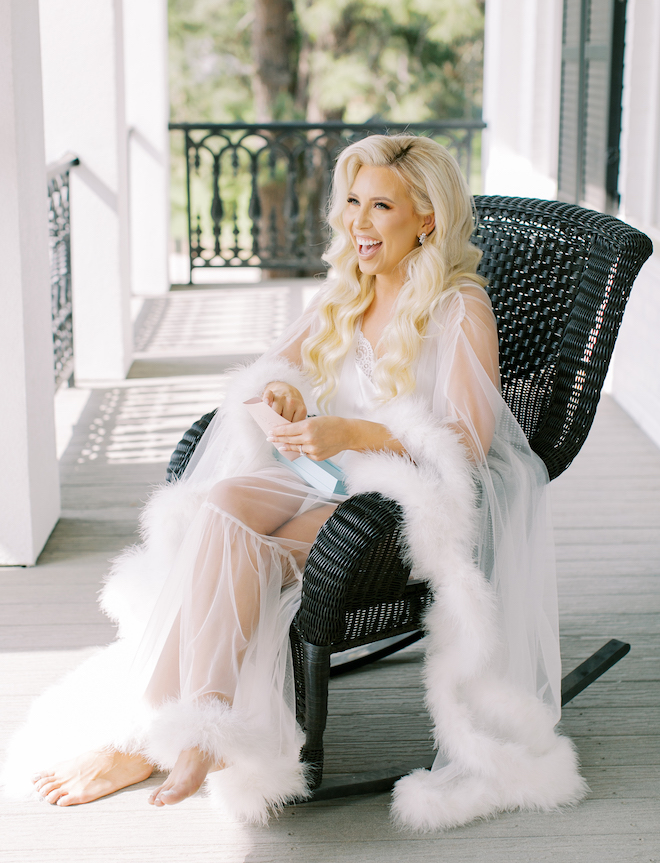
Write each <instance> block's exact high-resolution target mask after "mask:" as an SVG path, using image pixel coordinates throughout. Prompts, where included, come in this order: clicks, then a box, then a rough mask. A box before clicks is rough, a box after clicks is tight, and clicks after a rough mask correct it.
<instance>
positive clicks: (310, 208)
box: [170, 120, 485, 284]
mask: <svg viewBox="0 0 660 863" xmlns="http://www.w3.org/2000/svg"><path fill="white" fill-rule="evenodd" d="M483 128H485V124H484V123H483V122H482V121H481V120H472V121H471V120H447V121H445V122H442V123H406V124H402V123H389V124H387V129H386V130H387V131H389V132H390V133H391V132H403V131H406V130H410V131H412V132H416V133H421V134H425V135H429V136H430V137H432V138H434V139H435V140H438V141H439V142H440V143H442V144H444V145H445V146H446V147H447V148H448V149H449V150H450V151H451V152H452V154H453V155H454V157H455V158H456V159H457V161H458V162H459V164H460V165H461V168H462V169H463V171H464V173H465V175H466V176H467V177H468V178H470V177H471V174H472V160H473V154H474V152H475V148H476V147H477V146H478V144H479V140H480V138H479V136H480V134H481V130H482V129H483ZM170 129H171V130H176V131H181V132H183V136H184V155H185V160H186V177H185V182H186V192H187V206H188V214H187V215H188V250H189V256H190V283H191V284H192V274H193V271H194V270H196V269H202V268H209V267H254V266H258V267H264V268H268V269H283V270H310V269H318V270H322V269H323V267H324V265H323V263H322V261H321V254H322V253H323V250H324V248H325V246H326V243H327V239H328V235H327V228H326V225H325V213H326V202H327V196H328V191H329V187H330V178H331V174H332V168H333V165H334V162H335V159H336V157H337V154H338V152H339V151H340V150H341V149H342V148H343V147H345V146H346V145H347V144H349V143H351V142H352V141H355V140H358V139H360V138H364V137H366V136H367V135H369V134H373V133H382V132H383V131H386V130H385V129H384V124H383V123H382V122H380V123H365V124H350V123H341V122H328V123H318V124H310V123H262V124H258V125H250V124H246V123H224V124H222V123H171V124H170Z"/></svg>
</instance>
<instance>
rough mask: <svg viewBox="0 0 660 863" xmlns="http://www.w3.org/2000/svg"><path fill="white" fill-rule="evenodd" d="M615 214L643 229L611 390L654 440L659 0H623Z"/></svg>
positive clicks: (659, 296) (659, 359)
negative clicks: (648, 245) (643, 257)
mask: <svg viewBox="0 0 660 863" xmlns="http://www.w3.org/2000/svg"><path fill="white" fill-rule="evenodd" d="M622 126H623V128H622V134H621V149H622V159H621V175H620V182H619V189H620V192H621V217H622V218H623V219H625V220H626V221H627V222H630V224H632V225H634V226H635V227H637V228H639V229H640V230H642V231H644V232H645V233H646V234H648V235H649V236H650V237H651V239H652V240H653V245H654V254H653V256H652V257H651V258H650V259H649V261H647V263H646V264H645V265H644V267H643V268H642V271H641V273H640V274H639V276H638V278H637V281H636V282H635V285H634V287H633V291H632V294H631V297H630V301H629V303H628V307H627V309H626V313H625V316H624V319H623V324H622V327H621V333H620V335H619V339H618V341H617V345H616V349H615V352H614V360H613V364H612V373H611V384H610V386H611V392H612V394H613V396H614V398H615V399H616V400H617V401H618V402H619V404H621V406H622V407H623V408H625V410H626V411H627V412H628V413H629V414H630V416H631V417H632V418H633V419H634V420H635V421H636V422H637V423H638V424H639V425H640V426H641V427H642V428H643V429H644V431H645V432H646V433H647V434H648V435H649V436H650V437H651V438H652V439H653V440H654V441H655V442H656V443H657V444H658V445H659V446H660V0H628V7H627V20H626V53H625V69H624V89H623V119H622Z"/></svg>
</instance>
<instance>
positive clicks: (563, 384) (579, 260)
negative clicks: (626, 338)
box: [473, 196, 653, 479]
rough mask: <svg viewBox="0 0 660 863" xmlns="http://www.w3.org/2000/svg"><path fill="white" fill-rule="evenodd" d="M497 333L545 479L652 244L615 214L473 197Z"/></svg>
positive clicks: (592, 409) (579, 413)
mask: <svg viewBox="0 0 660 863" xmlns="http://www.w3.org/2000/svg"><path fill="white" fill-rule="evenodd" d="M475 203H476V208H477V213H478V216H479V221H478V226H477V229H476V231H475V234H474V238H473V239H474V242H475V243H476V244H477V245H478V246H479V247H480V248H481V250H482V251H483V253H484V254H483V258H482V262H481V266H480V268H479V272H480V273H481V275H483V276H484V277H485V278H487V279H488V282H489V285H488V288H487V290H488V292H489V294H490V296H491V300H492V302H493V309H494V312H495V316H496V318H497V323H498V329H499V334H500V368H501V374H502V393H503V396H504V398H505V400H506V402H507V404H508V405H509V407H510V408H511V411H512V412H513V414H514V416H515V417H516V419H517V420H518V422H519V423H520V425H521V426H522V429H523V431H524V432H525V434H526V435H527V438H528V439H529V441H530V444H531V445H532V448H533V449H534V450H535V452H537V453H538V455H539V456H540V457H541V458H542V459H543V461H544V462H545V465H546V467H547V469H548V474H549V476H550V479H554V478H555V477H557V476H559V474H560V473H562V472H563V471H564V470H565V469H566V468H567V467H568V465H569V464H570V463H571V461H572V460H573V459H574V458H575V456H576V455H577V453H578V452H579V450H580V448H581V446H582V444H583V443H584V441H585V439H586V437H587V434H588V432H589V429H590V428H591V424H592V422H593V419H594V416H595V413H596V407H597V405H598V401H599V399H600V392H601V389H602V386H603V382H604V380H605V375H606V374H607V368H608V366H609V362H610V358H611V356H612V351H613V349H614V342H615V340H616V337H617V334H618V331H619V327H620V325H621V320H622V318H623V312H624V309H625V305H626V302H627V300H628V297H629V295H630V290H631V288H632V284H633V281H634V280H635V277H636V276H637V273H638V272H639V270H640V268H641V266H642V264H643V263H644V261H645V260H646V259H647V258H648V257H649V255H650V254H651V252H652V250H653V248H652V244H651V241H650V240H649V238H648V237H647V236H646V235H645V234H642V233H641V232H640V231H637V230H636V229H635V228H632V227H630V226H629V225H626V224H625V223H624V222H621V221H620V220H618V219H614V218H612V217H611V216H606V215H603V214H602V213H596V212H594V211H592V210H585V209H582V208H580V207H574V206H572V205H570V204H562V203H558V202H557V201H538V200H533V199H525V198H503V197H495V196H482V197H477V198H476V201H475Z"/></svg>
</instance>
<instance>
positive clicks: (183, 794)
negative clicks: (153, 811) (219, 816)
mask: <svg viewBox="0 0 660 863" xmlns="http://www.w3.org/2000/svg"><path fill="white" fill-rule="evenodd" d="M334 509H335V506H334V505H332V504H328V505H325V506H321V507H317V508H315V509H312V510H308V511H307V512H305V513H303V514H302V515H300V516H296V517H294V518H290V519H289V520H288V521H287V522H286V523H285V524H283V525H281V526H280V527H278V528H277V529H276V530H274V531H273V532H272V533H271V534H270V535H271V536H272V537H273V538H283V539H292V540H297V541H300V542H305V543H309V544H310V545H311V543H312V542H313V541H314V538H315V537H316V534H317V533H318V531H319V529H320V528H321V526H322V525H323V524H324V522H325V521H327V519H328V518H329V517H330V516H331V515H332V513H333V511H334ZM253 529H254V527H253ZM294 555H295V557H296V562H297V563H298V565H299V566H300V567H301V568H302V566H304V555H301V554H300V553H297V552H294ZM292 575H293V573H292ZM234 577H235V579H236V584H235V587H236V592H237V607H238V608H240V609H241V612H240V615H239V616H240V620H241V628H242V629H243V634H244V636H245V638H246V639H249V636H250V632H251V630H252V629H253V627H254V626H255V625H256V608H258V605H259V593H258V589H256V590H255V586H254V583H253V581H252V580H251V579H246V581H245V584H244V585H242V586H241V585H240V581H241V579H240V574H239V573H237V572H235V573H234ZM294 577H295V576H294ZM227 700H229V699H227ZM224 766H225V765H224V764H223V763H219V764H218V763H214V762H213V761H212V759H211V758H210V757H209V756H208V755H206V754H205V753H204V752H202V751H201V750H199V749H186V750H184V751H183V752H181V754H180V755H179V757H178V759H177V762H176V764H175V766H174V768H173V770H172V771H171V773H170V774H169V776H168V777H167V779H166V780H165V782H164V783H163V784H162V785H160V786H159V787H158V788H156V789H155V790H154V791H153V792H152V793H151V795H150V796H149V803H151V804H153V805H155V806H165V805H167V804H174V803H179V802H181V801H182V800H185V799H186V798H187V797H190V796H191V795H193V794H195V793H196V792H197V791H198V790H199V789H200V788H201V786H202V784H203V782H204V780H205V779H206V776H207V774H208V773H210V772H212V771H214V770H221V769H223V768H224Z"/></svg>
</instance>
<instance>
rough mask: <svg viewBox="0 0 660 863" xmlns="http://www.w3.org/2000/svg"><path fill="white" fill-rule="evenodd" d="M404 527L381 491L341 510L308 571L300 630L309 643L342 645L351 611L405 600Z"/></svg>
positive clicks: (309, 561) (323, 532)
mask: <svg viewBox="0 0 660 863" xmlns="http://www.w3.org/2000/svg"><path fill="white" fill-rule="evenodd" d="M402 527H403V511H402V509H401V507H400V505H399V504H398V503H396V501H394V500H390V499H389V498H385V497H383V496H382V495H381V494H378V493H376V492H369V493H366V494H358V495H355V496H353V497H351V498H349V499H348V500H347V501H345V502H344V503H342V504H340V506H338V507H337V509H336V511H335V512H334V513H333V515H332V516H331V517H330V518H329V519H328V521H327V522H326V523H325V524H324V525H323V527H322V528H321V530H320V531H319V533H318V536H317V538H316V542H315V543H314V545H313V546H312V549H311V551H310V553H309V557H308V559H307V564H306V566H305V572H304V575H303V585H302V598H301V604H300V610H299V611H298V614H297V616H296V627H297V629H298V631H299V633H300V635H301V636H302V637H303V638H304V639H305V640H306V641H308V642H310V643H311V644H317V645H324V644H332V643H333V642H337V641H339V640H341V638H342V637H343V635H344V628H345V621H346V613H347V612H350V611H353V610H355V609H357V608H368V607H369V606H372V605H376V604H377V603H380V602H388V601H393V600H396V599H399V598H400V597H401V596H402V595H403V592H404V589H405V587H406V583H407V581H408V576H409V574H410V565H409V563H408V562H407V561H406V560H405V557H404V556H403V554H402V551H401V547H400V540H401V531H402Z"/></svg>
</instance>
